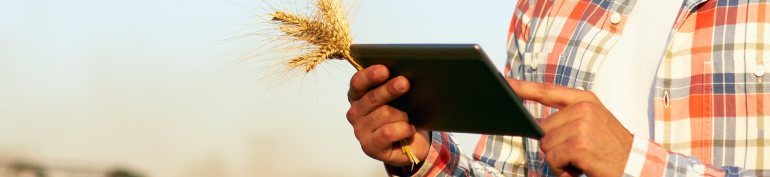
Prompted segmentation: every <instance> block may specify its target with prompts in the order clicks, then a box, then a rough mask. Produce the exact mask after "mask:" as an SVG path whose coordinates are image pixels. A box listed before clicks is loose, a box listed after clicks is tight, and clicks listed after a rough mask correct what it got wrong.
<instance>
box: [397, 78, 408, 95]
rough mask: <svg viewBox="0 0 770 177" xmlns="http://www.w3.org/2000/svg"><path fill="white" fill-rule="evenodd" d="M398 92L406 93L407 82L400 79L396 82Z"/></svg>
mask: <svg viewBox="0 0 770 177" xmlns="http://www.w3.org/2000/svg"><path fill="white" fill-rule="evenodd" d="M396 90H398V91H402V92H403V91H405V90H406V81H405V80H403V79H399V80H398V81H396Z"/></svg>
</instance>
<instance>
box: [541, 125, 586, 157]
mask: <svg viewBox="0 0 770 177" xmlns="http://www.w3.org/2000/svg"><path fill="white" fill-rule="evenodd" d="M591 128H592V127H591V126H590V124H589V123H588V121H586V120H585V119H577V120H575V121H572V122H570V123H567V124H565V125H564V126H561V127H558V128H556V129H554V130H553V131H551V132H549V133H546V134H545V136H544V137H543V138H542V139H540V149H541V150H543V152H544V153H546V154H548V153H549V152H551V150H552V149H554V148H556V147H558V146H559V145H562V144H566V143H567V141H569V140H570V139H574V138H575V137H578V136H581V135H585V134H587V133H589V131H590V129H591Z"/></svg>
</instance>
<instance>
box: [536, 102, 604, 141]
mask: <svg viewBox="0 0 770 177" xmlns="http://www.w3.org/2000/svg"><path fill="white" fill-rule="evenodd" d="M595 109H596V108H594V104H593V103H590V102H579V103H577V104H574V105H572V106H569V107H566V108H563V109H561V110H559V111H557V112H556V113H553V114H551V115H550V116H548V118H545V119H543V120H541V121H540V122H538V124H539V125H540V128H542V129H543V132H545V134H546V135H547V134H548V133H549V132H551V131H553V130H555V129H557V128H559V127H562V126H564V125H565V124H568V123H570V122H572V121H574V120H575V119H579V118H586V117H589V115H590V114H592V113H594V110H595Z"/></svg>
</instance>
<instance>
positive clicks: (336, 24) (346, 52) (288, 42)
mask: <svg viewBox="0 0 770 177" xmlns="http://www.w3.org/2000/svg"><path fill="white" fill-rule="evenodd" d="M282 3H283V4H288V6H289V7H284V8H275V7H273V6H271V7H270V9H268V13H267V17H268V19H267V22H268V23H267V24H270V25H269V26H274V28H272V29H267V30H266V31H258V32H255V33H249V34H247V35H244V36H241V37H238V38H246V37H249V36H263V37H266V38H267V40H265V41H264V44H259V45H258V47H259V49H256V50H257V51H255V52H254V54H253V55H249V56H247V57H244V59H243V60H246V59H251V58H256V57H261V56H273V58H274V59H276V60H277V61H278V62H277V63H274V64H272V65H271V66H270V68H269V69H268V72H267V73H266V75H265V77H266V78H265V81H266V82H268V84H272V85H274V86H281V85H285V84H288V82H291V81H292V80H293V79H295V78H297V77H299V76H301V75H302V74H307V73H309V72H311V71H313V70H314V69H315V68H316V67H317V66H318V65H320V64H322V63H323V62H324V61H326V60H328V59H341V60H346V61H348V62H349V63H350V64H351V65H353V67H355V68H356V69H357V70H359V71H360V70H362V69H363V67H361V65H360V64H358V62H357V61H356V60H355V59H354V58H353V57H352V56H351V54H350V45H351V44H352V43H353V36H352V34H351V32H350V24H349V23H348V20H347V17H348V15H349V14H348V13H346V10H347V11H354V10H352V8H349V9H345V8H344V7H343V2H341V1H340V0H312V1H306V2H305V3H307V4H310V5H307V4H302V3H297V2H288V1H285V0H284V1H282ZM348 4H349V5H350V4H355V1H349V3H348ZM353 6H354V5H352V6H349V7H353ZM264 24H266V23H257V26H261V25H264ZM287 58H288V59H287ZM243 60H241V61H243ZM399 144H400V145H401V151H402V152H403V153H404V154H406V155H407V158H408V159H409V161H410V162H411V163H412V167H414V165H415V164H418V163H420V160H418V159H417V157H415V156H414V154H413V152H412V150H411V148H410V147H409V143H408V142H407V141H406V139H404V140H401V141H399Z"/></svg>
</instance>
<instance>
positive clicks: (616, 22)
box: [610, 13, 620, 24]
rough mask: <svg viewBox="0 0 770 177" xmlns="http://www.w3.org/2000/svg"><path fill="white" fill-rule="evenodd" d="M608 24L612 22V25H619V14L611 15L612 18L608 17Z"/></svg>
mask: <svg viewBox="0 0 770 177" xmlns="http://www.w3.org/2000/svg"><path fill="white" fill-rule="evenodd" d="M610 22H612V24H618V23H620V14H619V13H614V14H612V16H610Z"/></svg>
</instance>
